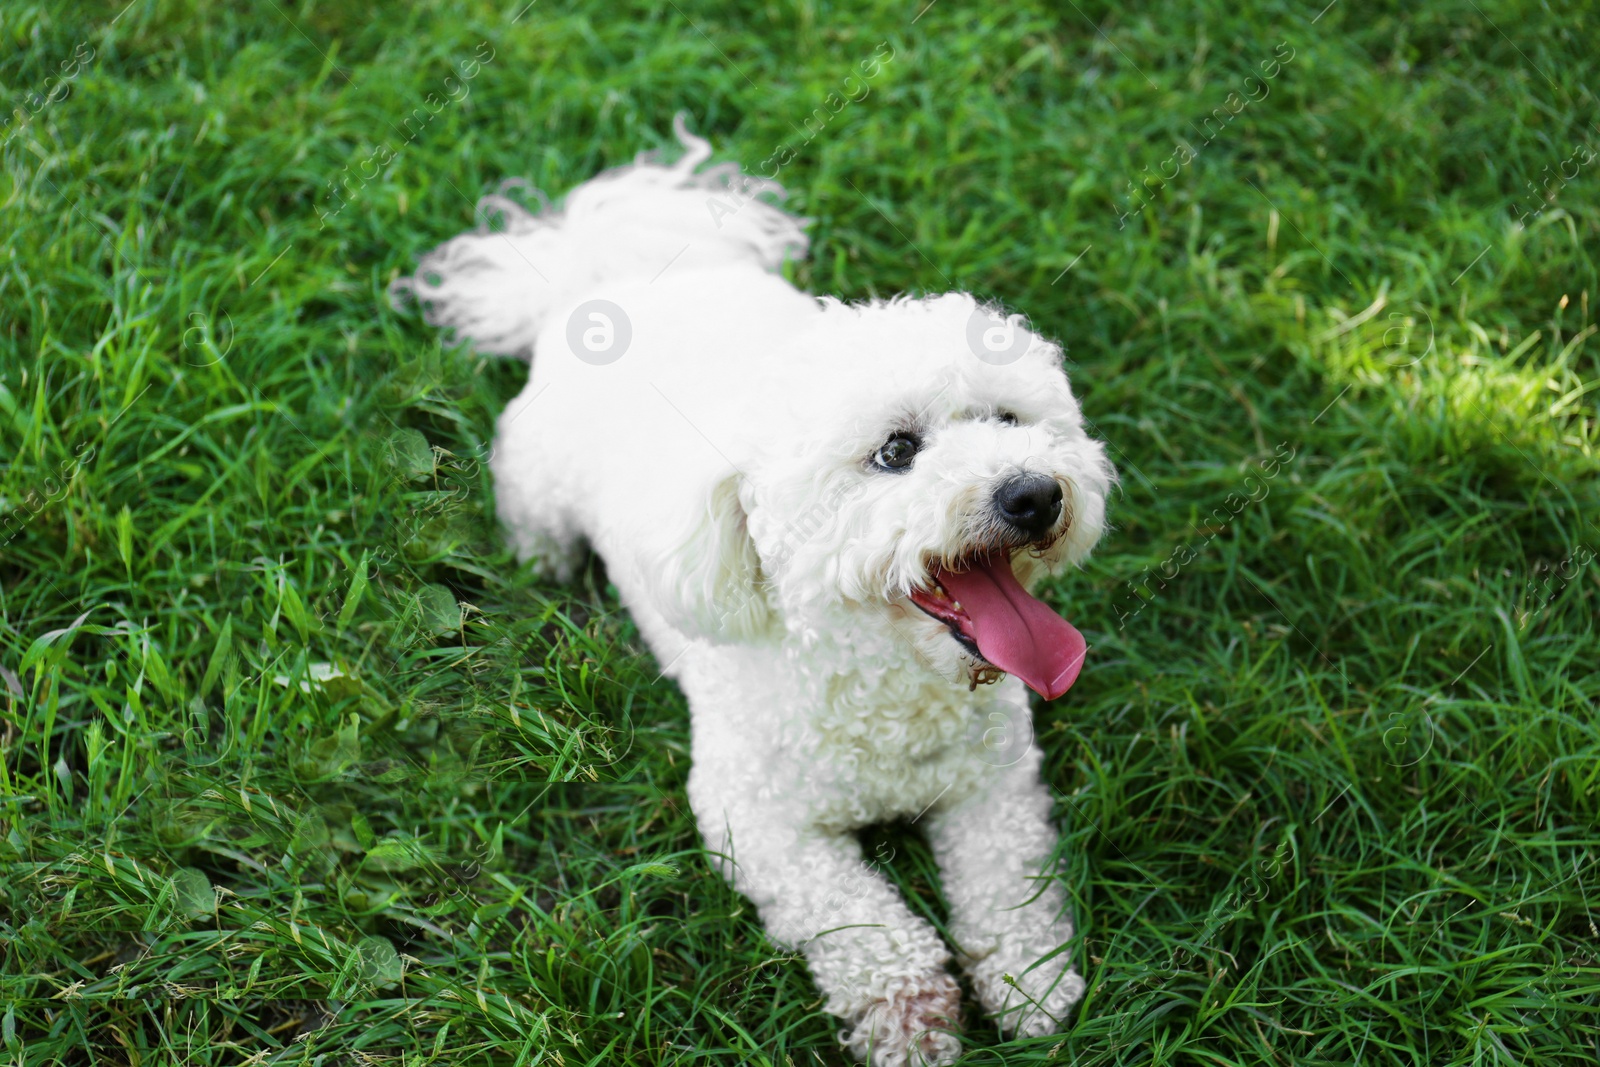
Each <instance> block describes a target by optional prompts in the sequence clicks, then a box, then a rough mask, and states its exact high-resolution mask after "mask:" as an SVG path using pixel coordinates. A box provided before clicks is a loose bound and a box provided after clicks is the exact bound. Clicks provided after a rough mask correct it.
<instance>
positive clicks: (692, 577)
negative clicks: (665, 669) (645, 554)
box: [655, 474, 777, 643]
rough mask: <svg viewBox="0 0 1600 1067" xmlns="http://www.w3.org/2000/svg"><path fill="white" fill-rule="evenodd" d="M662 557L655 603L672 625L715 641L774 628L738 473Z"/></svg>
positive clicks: (758, 634) (721, 482)
mask: <svg viewBox="0 0 1600 1067" xmlns="http://www.w3.org/2000/svg"><path fill="white" fill-rule="evenodd" d="M663 562H664V565H663V566H662V567H661V569H660V571H659V572H658V574H657V575H656V578H655V582H656V603H657V604H659V605H661V606H662V608H663V609H664V611H663V613H664V614H665V615H666V617H667V621H668V622H670V623H672V625H674V626H676V627H677V628H679V629H680V630H683V631H684V632H685V633H688V634H691V635H694V636H696V637H701V638H704V639H706V640H709V641H714V642H719V643H726V642H735V641H748V640H751V639H753V638H757V637H762V636H765V635H767V634H770V633H771V632H772V630H773V628H774V626H775V625H776V621H777V619H776V616H775V614H774V613H773V610H772V605H771V602H770V601H769V599H768V591H767V585H766V576H765V575H763V574H762V571H761V557H760V556H759V555H757V554H756V546H755V542H754V541H752V540H751V539H750V531H749V528H748V523H747V516H746V515H745V510H744V505H743V504H742V503H741V502H740V500H739V476H738V475H737V474H731V475H728V476H727V477H724V478H722V479H721V480H719V481H717V482H716V483H715V485H713V487H712V489H711V492H710V494H709V495H708V496H707V498H706V504H705V509H704V511H703V513H702V514H701V515H700V516H699V517H698V520H697V521H696V522H695V524H694V527H693V529H692V530H691V531H690V533H689V535H688V536H687V537H686V538H684V539H683V541H682V542H681V543H680V544H679V545H678V546H677V548H676V549H675V550H673V551H672V552H671V553H669V554H668V556H667V558H666V559H665V560H664V561H663Z"/></svg>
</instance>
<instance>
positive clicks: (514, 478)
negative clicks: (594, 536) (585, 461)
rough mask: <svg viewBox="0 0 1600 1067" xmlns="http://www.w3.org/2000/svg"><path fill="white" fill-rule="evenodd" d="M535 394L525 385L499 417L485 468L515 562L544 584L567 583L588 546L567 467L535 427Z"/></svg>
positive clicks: (579, 566) (547, 436) (542, 431)
mask: <svg viewBox="0 0 1600 1067" xmlns="http://www.w3.org/2000/svg"><path fill="white" fill-rule="evenodd" d="M538 395H539V390H538V389H536V388H534V387H533V386H532V384H531V383H530V386H529V388H528V389H526V390H524V391H523V393H522V395H521V396H519V397H517V398H516V399H515V400H513V401H512V402H511V403H510V405H509V406H507V408H506V410H505V413H504V414H503V415H501V416H500V426H499V432H498V433H497V434H496V436H495V442H494V451H493V453H492V454H491V455H490V457H489V468H490V470H492V471H493V472H494V491H495V511H496V512H497V513H498V514H499V516H500V522H501V523H502V524H503V525H504V526H505V528H506V533H507V535H508V537H509V539H510V541H511V545H512V547H513V548H514V549H516V553H517V558H518V559H520V560H523V561H525V562H531V563H532V564H533V566H534V569H535V570H537V571H538V572H539V573H540V574H541V575H543V576H544V577H546V578H551V579H554V580H555V581H558V582H562V583H569V582H571V581H572V580H573V579H574V578H576V577H577V575H578V572H579V571H580V570H582V568H583V565H584V563H585V561H586V560H587V559H588V543H587V541H586V539H585V537H584V533H583V528H582V526H581V525H580V524H579V521H578V518H577V509H576V507H575V504H576V501H575V500H573V496H574V492H573V489H572V488H571V486H570V485H568V480H569V479H568V475H569V465H567V464H564V463H563V462H562V460H561V456H560V452H559V451H558V449H557V447H556V446H557V445H558V444H559V441H556V440H551V439H550V438H551V437H552V436H553V435H552V434H551V433H550V432H549V431H548V430H547V428H546V427H545V426H544V425H543V424H541V423H540V422H539V421H538V414H539V413H538V412H528V411H525V410H524V409H526V408H529V407H531V406H532V403H533V401H534V400H535V399H537V397H538Z"/></svg>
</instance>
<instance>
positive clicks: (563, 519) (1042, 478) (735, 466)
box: [400, 116, 1114, 1067]
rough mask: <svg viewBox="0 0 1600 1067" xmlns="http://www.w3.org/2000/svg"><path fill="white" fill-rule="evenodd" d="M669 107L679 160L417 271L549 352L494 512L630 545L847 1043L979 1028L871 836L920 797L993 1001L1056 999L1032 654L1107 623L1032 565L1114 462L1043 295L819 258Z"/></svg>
mask: <svg viewBox="0 0 1600 1067" xmlns="http://www.w3.org/2000/svg"><path fill="white" fill-rule="evenodd" d="M674 128H675V130H676V132H677V135H678V139H679V140H680V141H681V142H682V144H683V145H684V147H685V149H686V152H685V154H684V155H683V157H682V158H681V159H679V160H678V161H677V163H676V164H675V165H672V166H666V165H663V164H661V163H660V162H658V161H657V160H656V159H655V158H653V157H651V156H648V155H646V156H641V157H640V158H639V159H638V160H636V161H635V163H634V164H633V165H632V166H626V167H622V168H619V169H617V170H613V171H610V172H608V173H605V174H601V175H600V176H598V177H596V178H594V179H593V180H591V181H588V182H585V183H584V184H582V185H580V186H579V187H578V188H576V189H574V190H573V191H572V192H571V193H570V194H569V195H568V196H567V198H566V201H565V204H564V205H563V207H562V208H561V210H559V211H557V210H552V209H548V208H547V209H546V210H545V211H543V212H542V213H541V214H537V215H535V214H530V213H529V212H528V211H526V210H524V209H522V208H521V207H520V206H518V205H517V204H515V203H513V202H512V201H510V200H509V199H507V198H506V197H504V196H493V197H489V198H488V200H487V203H486V206H487V207H490V208H493V209H495V210H497V211H498V212H499V213H500V214H502V215H503V216H504V218H505V226H504V227H503V228H502V229H500V230H498V231H495V230H492V229H491V228H490V227H489V226H488V225H487V224H486V225H485V226H483V227H480V228H479V229H478V230H476V231H474V232H471V233H466V234H463V235H461V236H459V237H456V238H455V239H454V240H451V241H449V242H447V243H446V244H444V245H442V246H441V247H439V248H438V249H436V250H434V251H433V252H431V253H429V254H428V255H427V256H425V257H423V259H422V260H421V263H420V264H419V267H418V270H417V273H416V275H415V277H413V278H409V279H404V280H402V282H401V283H400V287H401V288H403V289H409V290H410V291H411V292H412V293H413V294H414V295H415V296H416V298H418V300H420V302H421V303H422V305H423V307H424V309H425V312H426V316H427V319H428V321H429V322H431V323H433V324H434V325H437V326H442V327H447V328H448V329H449V330H450V331H451V336H452V337H453V338H455V339H460V340H465V341H470V342H471V343H472V344H473V345H475V346H476V347H477V348H478V349H479V350H480V351H483V352H487V353H494V354H501V355H508V356H520V357H523V358H527V359H531V360H532V361H533V368H532V373H531V375H530V377H529V380H528V385H527V388H526V389H525V390H524V391H523V392H522V394H521V395H520V396H519V397H517V399H516V400H514V401H512V403H511V405H510V406H509V407H508V408H507V409H506V411H505V414H504V415H503V416H502V417H501V419H500V424H499V432H498V436H497V440H496V442H495V448H494V453H493V458H492V460H491V468H492V470H493V472H494V478H495V485H496V493H497V497H498V510H499V515H500V518H501V519H502V520H503V522H504V524H505V526H506V528H507V529H508V531H509V532H510V536H511V537H512V539H513V540H514V542H515V545H516V548H517V550H518V553H519V555H520V556H521V557H523V558H525V559H532V560H534V561H535V562H536V564H537V566H539V567H540V568H542V569H543V571H544V572H546V573H548V574H550V575H553V576H555V577H558V578H568V577H570V576H571V575H572V574H573V573H574V570H575V569H576V568H577V567H578V566H579V565H580V563H581V561H582V558H583V556H582V553H583V552H584V550H585V546H587V547H588V548H591V549H593V550H594V551H596V552H598V553H599V554H600V555H601V556H602V557H603V558H604V560H605V565H606V571H607V574H608V575H609V577H610V578H611V580H612V581H613V582H614V583H615V585H616V587H617V589H618V591H619V592H620V594H621V597H622V600H623V603H624V604H625V605H626V606H627V608H628V610H629V611H630V612H632V614H633V617H634V619H635V620H636V621H637V622H638V625H639V629H640V631H641V632H642V633H643V635H644V637H645V639H646V641H648V643H649V645H650V648H651V649H652V650H653V651H654V653H655V655H656V657H657V658H658V660H659V662H660V663H662V664H663V665H664V666H665V671H664V673H666V674H667V675H669V676H671V677H673V678H675V679H676V680H677V681H678V683H679V685H681V686H682V688H683V691H684V693H685V694H686V695H687V697H688V700H689V706H690V708H691V711H692V717H693V769H692V771H691V772H690V774H689V786H688V793H689V801H690V804H691V805H692V806H693V808H694V812H695V816H696V818H697V820H698V822H699V827H700V832H701V834H702V836H703V838H704V841H705V847H706V850H707V852H708V854H709V855H710V856H711V857H712V861H713V862H714V863H715V864H716V865H717V866H718V867H719V868H720V869H721V871H722V873H723V875H724V876H725V877H726V878H728V879H729V880H730V881H731V882H732V883H733V885H734V886H736V887H737V888H738V889H739V891H740V892H742V893H743V894H745V896H747V897H749V898H750V899H751V900H752V901H754V902H755V904H756V906H757V907H758V908H759V910H760V914H761V918H762V920H763V921H764V922H765V924H766V928H767V931H768V933H769V934H770V935H771V937H772V939H773V940H774V941H776V942H778V943H779V944H780V945H783V946H785V947H788V948H793V949H798V950H800V951H802V952H803V953H804V954H805V957H806V960H807V962H808V963H809V964H810V968H811V973H812V974H813V975H814V976H815V978H816V982H817V985H818V986H819V987H820V988H821V990H822V992H823V993H824V994H826V997H827V1007H828V1010H829V1011H831V1012H833V1013H834V1014H835V1015H838V1016H840V1017H842V1018H843V1019H845V1020H846V1021H847V1023H848V1028H847V1029H846V1030H845V1031H844V1032H843V1033H842V1034H841V1040H842V1041H843V1042H844V1043H845V1045H847V1046H848V1047H849V1049H850V1051H851V1052H853V1053H854V1054H855V1055H856V1056H857V1057H858V1058H860V1059H863V1060H868V1061H869V1062H871V1063H873V1064H879V1065H884V1067H887V1065H898V1064H906V1063H917V1062H928V1063H947V1062H949V1061H950V1060H952V1059H954V1058H955V1057H956V1056H957V1055H958V1054H959V1052H960V1042H959V1039H958V1037H957V1033H956V1030H957V1028H958V1026H959V1019H958V1014H959V1008H960V1005H961V989H960V986H958V985H957V983H956V980H955V978H953V977H952V976H951V974H950V973H949V972H948V971H947V970H946V963H947V961H948V960H949V958H950V952H949V951H948V950H947V948H946V946H945V943H944V942H943V941H942V940H941V939H940V937H939V935H938V934H937V933H936V932H935V931H934V928H933V927H932V926H931V925H929V924H928V923H927V922H926V921H924V920H923V919H921V918H918V917H917V915H915V914H914V913H913V912H912V911H911V909H910V908H908V907H907V906H906V903H905V901H904V900H902V899H901V898H900V896H899V895H898V894H897V893H896V892H895V890H894V888H893V887H892V885H891V884H890V882H889V881H888V880H887V879H885V878H884V877H883V875H882V874H881V873H880V872H879V871H878V870H877V869H876V866H875V865H874V864H871V863H868V862H867V861H866V860H865V859H864V857H863V855H862V849H861V847H860V845H859V843H858V842H857V840H856V838H855V836H854V835H853V831H855V830H857V829H859V828H860V827H863V826H866V825H868V824H871V823H877V822H883V821H887V820H894V819H907V820H912V821H913V822H914V823H915V824H916V828H917V829H919V830H922V831H924V832H925V833H926V836H927V839H928V842H929V844H930V845H931V847H932V851H933V854H934V856H935V857H936V858H937V861H938V864H939V869H940V872H941V876H942V879H943V885H944V892H945V896H946V898H947V900H948V902H949V908H950V921H949V928H948V933H949V936H950V941H951V945H950V947H951V948H953V949H954V950H955V953H956V957H957V959H958V960H959V962H960V963H961V965H962V967H963V968H964V969H965V970H966V973H967V975H968V976H969V977H970V979H971V981H972V989H973V991H974V993H976V995H977V998H978V1000H979V1001H980V1002H982V1004H983V1006H984V1008H985V1009H986V1010H987V1011H989V1012H990V1013H993V1014H994V1015H995V1016H996V1017H997V1018H998V1019H999V1022H1000V1025H1001V1027H1002V1028H1004V1030H1005V1031H1006V1032H1008V1033H1014V1034H1023V1035H1038V1034H1046V1033H1051V1032H1054V1031H1056V1030H1058V1029H1059V1028H1060V1027H1061V1025H1062V1023H1063V1018H1064V1016H1065V1015H1066V1013H1067V1010H1068V1009H1069V1008H1070V1007H1071V1006H1072V1005H1073V1004H1074V1003H1075V1002H1076V1001H1077V1000H1078V998H1079V997H1080V996H1081V995H1082V992H1083V980H1082V979H1081V978H1080V977H1079V976H1078V974H1077V973H1076V972H1075V971H1074V970H1073V968H1072V965H1071V957H1070V946H1069V942H1070V941H1071V938H1072V922H1071V916H1070V914H1069V912H1068V907H1067V899H1066V894H1065V893H1064V891H1063V889H1062V886H1061V884H1060V881H1059V879H1058V878H1057V877H1056V868H1057V864H1058V863H1059V862H1060V858H1059V855H1058V837H1057V833H1056V830H1055V829H1054V827H1053V826H1052V825H1051V822H1050V807H1051V799H1050V793H1049V791H1048V789H1047V788H1046V786H1045V785H1044V783H1043V782H1042V781H1041V780H1040V775H1039V768H1040V763H1041V758H1042V757H1041V754H1040V751H1039V749H1038V747H1037V746H1036V745H1035V744H1034V743H1033V738H1032V732H1031V730H1030V729H1029V727H1028V723H1029V721H1030V717H1029V715H1030V713H1029V709H1028V698H1027V694H1026V692H1025V691H1024V689H1023V686H1024V684H1026V685H1027V686H1028V687H1029V688H1032V689H1033V690H1035V691H1036V692H1038V693H1040V694H1041V695H1043V696H1044V697H1046V698H1052V699H1053V698H1055V697H1058V696H1060V695H1061V694H1062V693H1064V692H1066V690H1067V688H1068V687H1069V686H1070V685H1072V683H1073V680H1074V679H1075V678H1076V677H1077V675H1078V670H1079V668H1080V666H1081V665H1082V663H1083V657H1084V653H1085V644H1084V640H1083V638H1082V637H1081V636H1080V635H1079V633H1078V631H1077V630H1075V629H1074V628H1073V627H1072V626H1071V625H1070V624H1068V623H1067V622H1066V621H1065V620H1064V619H1062V618H1061V617H1060V616H1059V615H1057V614H1056V613H1055V612H1054V611H1053V610H1051V609H1050V608H1049V607H1047V606H1045V604H1044V603H1042V602H1041V601H1039V600H1038V599H1036V598H1035V597H1033V596H1032V595H1030V594H1029V593H1028V592H1027V590H1028V588H1029V587H1030V586H1032V585H1034V584H1035V583H1037V582H1038V581H1039V580H1040V579H1042V578H1044V577H1045V576H1046V575H1048V574H1051V573H1054V572H1056V571H1058V570H1060V569H1062V568H1064V567H1066V566H1068V565H1070V564H1073V563H1076V562H1078V561H1079V560H1081V559H1082V558H1083V557H1084V555H1085V554H1087V553H1088V551H1089V549H1090V547H1091V546H1092V545H1093V544H1094V543H1095V541H1096V539H1097V538H1098V537H1099V535H1100V532H1101V528H1102V525H1103V520H1104V513H1105V499H1106V494H1107V492H1108V490H1109V488H1110V486H1111V484H1112V481H1113V478H1114V473H1113V471H1112V468H1111V465H1110V464H1109V463H1108V462H1107V459H1106V456H1105V452H1104V449H1103V448H1102V446H1101V445H1100V444H1099V443H1098V442H1096V441H1094V440H1091V439H1090V438H1089V436H1088V435H1087V434H1086V433H1085V432H1084V425H1083V418H1082V415H1081V413H1080V411H1079V407H1078V403H1077V401H1076V400H1075V399H1074V398H1073V395H1072V390H1071V389H1070V388H1069V386H1068V384H1067V376H1066V374H1065V373H1064V372H1063V370H1062V354H1061V350H1060V348H1059V347H1057V346H1056V345H1054V344H1052V343H1050V342H1049V341H1046V340H1044V339H1043V338H1040V337H1037V336H1035V335H1034V334H1032V333H1031V332H1030V331H1029V330H1028V329H1027V327H1026V325H1025V324H1024V323H1023V322H1022V321H1021V316H1016V315H1011V316H1007V315H1005V314H1004V313H1002V312H1000V311H999V310H997V309H994V308H992V307H988V306H984V305H981V304H979V303H978V302H977V301H975V300H974V299H973V297H971V296H969V295H967V294H964V293H949V294H945V295H943V296H933V297H923V298H916V299H914V298H909V297H900V298H896V299H894V300H890V301H886V302H885V301H872V302H870V303H865V304H859V305H848V304H844V303H841V302H840V301H838V300H835V299H832V298H829V297H815V296H811V295H808V294H806V293H802V292H800V291H798V290H796V289H795V288H794V287H793V286H792V285H790V284H789V283H788V282H787V281H785V280H784V278H783V277H782V276H781V275H780V273H779V271H780V269H781V267H782V264H783V262H784V260H785V259H786V258H787V257H790V256H800V255H803V254H804V252H805V249H806V238H805V235H804V233H803V232H802V228H801V227H802V221H801V220H797V219H795V218H793V217H791V216H789V215H787V214H785V213H784V212H783V211H781V210H780V209H779V208H778V207H776V206H775V205H774V204H773V203H771V202H769V201H768V200H767V199H764V198H763V194H767V195H770V196H771V197H773V198H774V199H781V198H782V195H783V194H782V190H781V188H779V187H778V186H777V185H776V183H774V182H772V181H770V180H768V179H759V178H750V177H747V176H744V175H742V174H741V173H740V170H739V168H738V166H737V164H723V165H720V166H716V167H711V168H708V169H705V170H701V169H700V166H701V164H702V163H704V162H705V161H706V159H707V158H708V157H709V155H710V146H709V145H708V144H707V143H706V142H705V141H704V140H701V139H700V138H698V137H695V136H693V135H691V134H689V133H688V131H687V130H686V129H685V128H684V125H683V122H682V116H680V117H679V119H678V121H677V122H676V123H675V125H674ZM991 685H992V686H993V688H989V686H991ZM979 686H984V687H985V688H981V689H980V688H979Z"/></svg>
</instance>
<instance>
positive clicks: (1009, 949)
mask: <svg viewBox="0 0 1600 1067" xmlns="http://www.w3.org/2000/svg"><path fill="white" fill-rule="evenodd" d="M1041 759H1042V756H1041V753H1040V751H1039V749H1038V748H1036V747H1032V746H1030V748H1029V750H1028V751H1027V753H1026V754H1025V755H1024V756H1023V758H1022V759H1021V760H1019V761H1018V762H1017V764H1016V765H1014V766H1010V767H996V768H994V769H993V773H992V775H991V776H989V777H988V778H987V780H986V781H985V782H984V783H983V784H982V785H981V786H980V787H979V789H978V790H977V791H976V792H975V793H973V794H972V795H970V796H968V797H966V798H964V799H962V800H960V801H958V802H956V803H954V804H952V805H950V806H949V807H948V808H945V809H943V810H937V809H936V810H935V811H934V812H933V813H932V814H931V816H930V818H929V820H928V822H927V834H928V843H929V844H930V845H931V846H932V847H933V853H934V856H935V858H936V859H937V860H938V863H939V873H940V877H941V880H942V881H943V883H944V894H945V899H946V900H948V901H949V903H950V934H951V937H952V938H953V940H954V941H955V944H956V946H957V948H958V950H959V952H960V958H961V963H962V966H963V967H964V968H965V970H966V972H967V973H968V974H969V975H970V976H971V977H972V984H973V987H974V990H975V991H976V993H977V994H978V999H979V1000H980V1001H982V1003H983V1006H984V1007H985V1008H987V1009H988V1010H989V1012H990V1013H991V1014H993V1015H995V1016H996V1017H997V1018H998V1019H999V1021H1000V1025H1001V1028H1002V1029H1003V1030H1004V1031H1005V1032H1006V1033H1008V1034H1017V1035H1021V1036H1028V1037H1032V1036H1037V1035H1040V1034H1050V1033H1056V1032H1058V1031H1060V1030H1061V1029H1062V1028H1063V1025H1064V1019H1065V1016H1066V1014H1067V1012H1068V1010H1069V1009H1070V1008H1071V1007H1072V1006H1073V1005H1074V1004H1076V1003H1077V1002H1078V1000H1079V998H1081V997H1082V996H1083V979H1082V978H1081V977H1079V976H1078V973H1077V972H1076V971H1074V970H1073V969H1072V957H1071V950H1070V947H1069V943H1070V941H1071V939H1072V920H1071V917H1070V916H1069V915H1068V911H1067V899H1066V893H1065V892H1064V890H1063V889H1062V886H1061V884H1060V882H1059V881H1058V880H1057V879H1056V878H1055V864H1054V862H1053V860H1052V857H1053V855H1054V853H1055V849H1056V843H1057V840H1058V838H1059V835H1058V834H1057V832H1056V828H1055V827H1054V826H1052V825H1051V823H1050V792H1049V790H1048V789H1047V788H1046V787H1045V785H1044V783H1043V781H1041V780H1040V777H1039V764H1040V761H1041ZM1008 976H1009V978H1010V979H1011V981H1008V980H1007V979H1008Z"/></svg>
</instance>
